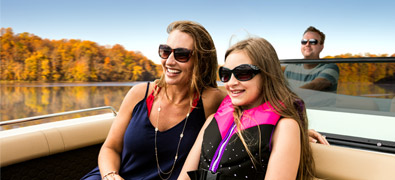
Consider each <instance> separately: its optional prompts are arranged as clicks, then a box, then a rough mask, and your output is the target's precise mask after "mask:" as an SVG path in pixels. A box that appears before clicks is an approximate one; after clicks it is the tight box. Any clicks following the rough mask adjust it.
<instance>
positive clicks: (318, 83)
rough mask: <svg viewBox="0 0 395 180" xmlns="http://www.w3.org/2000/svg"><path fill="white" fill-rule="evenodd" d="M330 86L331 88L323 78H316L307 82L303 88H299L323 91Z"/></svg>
mask: <svg viewBox="0 0 395 180" xmlns="http://www.w3.org/2000/svg"><path fill="white" fill-rule="evenodd" d="M330 86H332V83H331V82H330V81H329V80H327V79H325V78H316V79H314V80H312V81H311V82H309V83H307V84H305V85H303V86H300V88H303V89H312V90H317V91H323V90H325V89H327V88H328V87H330Z"/></svg>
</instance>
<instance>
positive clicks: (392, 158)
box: [0, 59, 395, 180]
mask: <svg viewBox="0 0 395 180" xmlns="http://www.w3.org/2000/svg"><path fill="white" fill-rule="evenodd" d="M392 61H394V59H392ZM394 62H395V61H394ZM303 93H306V94H305V97H306V99H304V100H305V101H308V99H309V98H312V97H315V96H317V97H319V98H318V99H320V101H325V102H329V101H330V100H335V101H334V103H333V104H332V105H331V106H329V107H315V108H310V109H309V108H308V111H307V113H308V117H309V128H314V129H316V130H318V131H319V132H321V133H322V134H324V135H326V136H327V139H328V141H329V142H330V143H331V146H326V145H321V144H315V143H311V147H312V150H313V156H314V160H315V167H316V176H317V179H328V180H345V179H347V180H350V179H358V180H361V179H366V180H371V179H375V180H381V179H383V180H387V179H394V177H395V143H394V142H395V138H394V131H393V127H394V126H391V124H392V125H393V124H394V123H395V118H394V112H395V97H394V98H391V99H378V98H369V97H363V98H354V97H353V96H345V95H344V96H343V95H339V96H336V97H332V96H333V94H322V93H321V94H315V93H316V92H313V91H304V92H302V93H300V94H299V95H303ZM310 102H312V103H315V102H313V101H310ZM382 104H385V106H383V105H382ZM343 109H347V110H348V111H347V112H346V111H344V110H343ZM376 111H381V112H380V113H381V114H379V115H377V113H376ZM361 112H363V113H361ZM365 112H372V113H371V114H366V113H365ZM364 113H365V114H364ZM375 113H376V114H375ZM115 116H116V114H115V113H104V114H99V115H94V116H86V117H81V118H75V119H68V120H62V121H56V122H49V123H43V124H37V125H31V126H27V127H19V128H14V129H9V130H2V131H0V145H1V146H0V147H1V157H0V166H1V179H7V180H11V179H80V178H81V177H82V176H83V175H85V174H86V173H88V172H89V171H91V170H92V169H93V168H95V167H96V166H97V157H98V153H99V151H100V148H101V145H102V143H103V142H104V140H105V138H106V136H107V133H108V131H109V129H110V126H111V124H112V122H113V120H114V118H115ZM378 119H380V121H378ZM373 120H376V122H377V123H376V124H385V125H384V126H389V127H387V128H386V129H385V128H384V129H377V128H374V126H373V124H372V121H373ZM319 121H322V122H332V123H333V124H339V123H343V124H351V125H353V126H355V125H356V126H366V127H371V128H366V129H365V130H364V131H363V132H359V131H356V130H354V129H352V128H348V129H343V130H342V131H338V130H336V129H334V128H333V129H331V128H332V126H331V124H325V123H324V124H322V122H321V124H319ZM11 123H14V122H11ZM386 124H388V125H386ZM0 125H2V126H3V125H6V124H5V123H3V124H1V123H0ZM310 126H311V127H310ZM391 127H392V128H391ZM367 131H371V132H367ZM345 132H347V133H348V132H350V133H354V134H355V136H357V137H358V136H359V134H358V133H371V134H374V135H377V139H380V140H377V139H375V138H373V139H369V138H357V137H353V136H348V135H347V133H345ZM331 133H333V134H331ZM380 135H382V137H389V138H387V139H386V138H381V137H380ZM363 136H364V134H361V135H360V137H363Z"/></svg>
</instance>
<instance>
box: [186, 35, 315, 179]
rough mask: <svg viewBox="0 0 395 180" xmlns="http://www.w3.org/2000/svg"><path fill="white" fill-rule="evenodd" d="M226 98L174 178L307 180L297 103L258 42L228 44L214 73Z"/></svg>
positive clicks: (272, 55) (268, 48) (273, 58)
mask: <svg viewBox="0 0 395 180" xmlns="http://www.w3.org/2000/svg"><path fill="white" fill-rule="evenodd" d="M219 76H220V79H221V81H222V82H224V83H225V88H226V91H227V93H228V96H227V97H226V98H225V99H224V100H223V102H222V104H221V106H220V107H219V109H218V110H217V112H216V113H215V114H214V115H211V116H209V118H208V120H207V121H206V123H205V124H204V126H203V128H202V130H201V131H200V133H199V135H198V138H197V140H196V142H195V144H194V146H193V147H192V150H191V152H190V153H189V155H188V158H187V160H186V162H185V164H184V167H183V169H182V171H181V174H180V177H179V179H189V178H191V179H303V180H305V179H312V178H313V177H314V167H313V165H314V164H313V158H312V154H311V149H310V146H309V139H308V131H307V128H308V122H307V118H306V113H305V112H306V111H305V107H304V105H303V101H302V100H301V99H300V98H299V97H298V96H297V95H295V93H293V92H292V91H291V90H290V89H289V88H288V86H287V83H286V80H285V78H284V76H283V74H282V71H281V67H280V63H279V60H278V57H277V54H276V52H275V50H274V48H273V47H272V45H271V44H270V43H269V42H268V41H266V40H265V39H263V38H251V39H247V40H244V41H241V42H239V43H237V44H235V45H234V46H232V47H231V48H230V49H228V51H227V52H226V54H225V65H224V66H223V67H221V68H220V69H219Z"/></svg>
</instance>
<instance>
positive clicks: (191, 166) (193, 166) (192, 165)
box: [178, 114, 214, 180]
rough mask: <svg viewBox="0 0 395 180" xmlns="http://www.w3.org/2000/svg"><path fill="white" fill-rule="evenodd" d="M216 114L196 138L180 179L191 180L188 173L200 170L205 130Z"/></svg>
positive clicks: (212, 115) (208, 119)
mask: <svg viewBox="0 0 395 180" xmlns="http://www.w3.org/2000/svg"><path fill="white" fill-rule="evenodd" d="M213 117H214V114H211V115H210V116H209V117H208V118H207V120H206V122H205V123H204V125H203V127H202V129H201V130H200V132H199V135H198V137H197V138H196V141H195V144H194V145H193V146H192V149H191V151H189V154H188V157H187V159H186V160H185V163H184V166H183V167H182V170H181V173H180V176H178V179H179V180H180V179H190V178H189V176H188V174H187V172H188V171H194V170H197V169H198V166H199V160H200V151H201V149H202V143H203V135H204V130H206V128H207V126H208V125H209V124H210V122H211V120H213Z"/></svg>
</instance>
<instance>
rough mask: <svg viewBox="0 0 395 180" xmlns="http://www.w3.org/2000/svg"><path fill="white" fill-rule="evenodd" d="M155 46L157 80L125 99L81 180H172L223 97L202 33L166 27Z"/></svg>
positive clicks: (187, 24) (184, 26)
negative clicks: (93, 164)
mask: <svg viewBox="0 0 395 180" xmlns="http://www.w3.org/2000/svg"><path fill="white" fill-rule="evenodd" d="M167 32H168V33H169V37H168V39H167V43H166V44H162V45H160V46H159V55H160V57H161V58H162V60H161V63H162V68H163V74H162V76H161V78H160V79H159V80H157V81H155V82H154V83H148V85H147V84H146V83H144V84H139V85H136V86H134V87H133V88H131V89H130V91H129V92H128V93H127V95H126V96H125V98H124V100H123V102H122V104H121V107H120V109H119V112H118V115H117V117H116V118H115V120H114V122H113V124H112V126H111V129H110V132H109V134H108V137H107V139H106V140H105V142H104V144H103V146H102V148H101V150H100V153H99V167H97V168H96V169H94V170H93V171H91V172H90V173H88V174H87V175H86V176H84V177H83V179H106V180H112V179H117V180H118V179H176V178H177V177H178V175H179V173H180V171H181V168H182V166H183V163H184V161H185V159H186V156H187V154H188V152H189V150H190V148H191V147H192V145H193V143H194V141H195V139H196V137H197V135H198V133H199V131H200V129H201V127H202V125H203V124H204V121H205V119H207V117H208V116H209V115H210V114H212V113H214V112H215V111H216V110H217V108H218V106H219V104H220V103H221V101H222V99H223V98H224V97H225V93H223V92H222V91H220V90H219V89H217V84H216V70H217V67H218V64H217V57H216V49H215V47H214V43H213V40H212V38H211V36H210V34H209V33H208V32H207V30H206V29H205V28H204V27H203V26H201V25H200V24H197V23H195V22H191V21H176V22H173V23H171V24H170V25H169V26H168V28H167Z"/></svg>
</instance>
